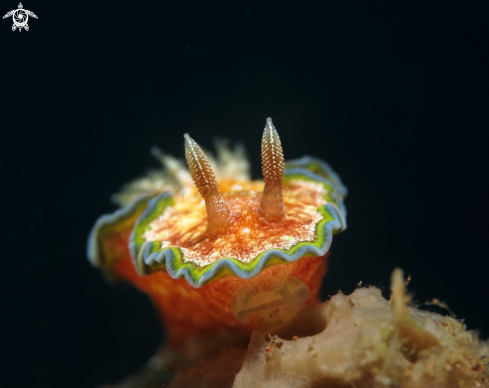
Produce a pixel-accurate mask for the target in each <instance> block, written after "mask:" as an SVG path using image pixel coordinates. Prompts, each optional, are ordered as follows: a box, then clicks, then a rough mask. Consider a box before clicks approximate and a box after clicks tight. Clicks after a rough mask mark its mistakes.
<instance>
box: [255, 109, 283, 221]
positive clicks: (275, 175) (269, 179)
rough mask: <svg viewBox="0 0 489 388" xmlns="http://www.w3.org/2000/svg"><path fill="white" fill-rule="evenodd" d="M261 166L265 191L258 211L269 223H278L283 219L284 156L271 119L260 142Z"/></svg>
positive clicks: (268, 120)
mask: <svg viewBox="0 0 489 388" xmlns="http://www.w3.org/2000/svg"><path fill="white" fill-rule="evenodd" d="M261 164H262V171H263V180H264V181H265V189H264V190H263V197H262V200H261V202H260V209H261V211H262V212H263V214H264V215H265V218H266V219H267V221H269V222H276V221H280V220H282V219H283V218H284V217H285V206H284V199H283V193H282V179H283V177H284V154H283V152H282V145H281V144H280V138H279V137H278V133H277V130H276V129H275V127H274V126H273V123H272V119H271V118H268V119H267V123H266V125H265V130H264V132H263V139H262V142H261Z"/></svg>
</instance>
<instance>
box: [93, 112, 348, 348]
mask: <svg viewBox="0 0 489 388" xmlns="http://www.w3.org/2000/svg"><path fill="white" fill-rule="evenodd" d="M217 147H218V154H219V161H218V162H215V161H214V160H213V159H212V158H211V157H210V155H206V154H205V153H204V152H203V151H202V149H201V148H200V147H199V146H198V144H197V143H196V142H195V141H194V140H193V139H192V138H190V136H188V135H185V156H186V159H187V163H188V167H189V170H190V173H188V171H186V170H185V169H184V167H183V165H182V163H180V162H179V161H178V160H176V159H174V158H172V157H170V156H168V155H164V154H162V153H161V152H159V151H155V154H156V156H157V157H158V158H159V159H160V160H161V161H162V163H163V165H164V167H165V168H164V170H163V171H156V172H152V173H150V175H149V176H148V177H146V178H143V179H141V180H138V181H136V182H133V183H131V184H130V185H128V186H127V187H126V188H125V190H124V191H123V192H122V193H121V194H119V195H118V196H117V197H116V200H117V201H118V202H119V203H120V204H121V205H122V206H123V208H122V209H120V210H118V211H116V212H115V213H114V214H112V215H106V216H102V217H101V218H100V219H99V220H98V221H97V223H96V224H95V226H94V228H93V229H92V233H91V235H90V239H89V245H88V256H89V259H90V261H91V262H92V264H94V265H95V266H98V267H101V268H102V269H103V270H104V272H105V273H106V274H107V275H108V276H109V277H115V278H118V279H122V280H125V281H128V282H130V283H132V284H133V285H134V286H136V287H137V288H138V289H140V290H141V291H142V292H144V293H146V294H148V295H149V296H150V297H151V298H152V300H153V303H154V305H155V307H156V309H157V310H158V312H159V314H160V316H161V318H162V320H163V321H164V322H165V325H166V328H167V330H168V333H169V338H170V341H171V343H172V344H173V345H174V346H179V345H181V344H183V342H184V341H185V340H186V339H189V338H192V337H199V336H204V335H205V336H207V335H210V334H212V333H215V334H216V333H219V332H232V333H247V332H250V331H252V330H256V329H261V330H270V329H271V328H274V327H278V326H280V325H281V324H282V323H283V322H285V321H287V320H288V319H289V318H291V317H292V316H293V315H295V314H296V313H297V311H299V310H300V309H301V308H302V307H303V306H305V305H306V304H307V303H311V302H318V301H319V289H320V285H321V281H322V278H323V276H324V274H325V271H326V257H327V255H328V253H329V247H330V245H331V241H332V235H333V233H336V232H338V231H341V230H344V229H345V228H346V222H345V216H346V214H345V213H346V211H345V208H344V205H343V198H344V196H345V195H346V188H345V187H344V186H343V185H342V183H341V181H340V179H339V177H338V176H337V175H336V174H335V173H334V172H333V170H332V169H331V168H330V167H329V166H328V165H327V164H326V163H325V162H323V161H321V160H319V159H316V158H312V157H303V158H301V159H297V160H293V161H290V162H287V163H285V164H284V159H283V153H282V146H281V144H280V139H279V136H278V133H277V131H276V129H275V127H274V126H273V123H272V121H271V119H267V123H266V127H265V131H264V135H263V138H262V167H263V175H264V181H251V180H250V179H249V173H248V164H247V161H246V159H245V158H244V156H243V152H242V150H241V149H240V148H237V149H236V150H235V151H234V152H232V151H231V150H229V149H228V148H227V147H226V146H225V144H224V143H223V142H222V143H218V145H217ZM170 184H171V187H170V188H169V185H170ZM194 185H195V186H194ZM161 186H164V187H165V191H163V192H159V193H158V187H161ZM155 192H157V195H154V193H155Z"/></svg>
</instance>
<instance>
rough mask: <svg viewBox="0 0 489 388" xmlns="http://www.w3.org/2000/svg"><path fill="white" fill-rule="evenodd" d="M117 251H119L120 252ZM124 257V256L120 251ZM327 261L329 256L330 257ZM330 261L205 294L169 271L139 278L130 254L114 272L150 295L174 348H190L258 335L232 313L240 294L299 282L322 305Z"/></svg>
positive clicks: (219, 285) (308, 261) (287, 267)
mask: <svg viewBox="0 0 489 388" xmlns="http://www.w3.org/2000/svg"><path fill="white" fill-rule="evenodd" d="M127 238H128V235H126V236H121V235H119V236H118V237H117V238H116V239H114V240H117V241H114V240H113V241H112V243H115V244H116V245H118V246H119V248H122V246H126V247H127ZM114 248H115V247H114ZM118 253H119V254H120V253H122V252H121V250H118ZM326 256H327V255H326ZM326 256H323V257H303V258H301V259H300V260H298V261H296V262H294V263H291V264H279V265H275V266H272V267H270V268H268V269H266V270H264V271H262V272H261V273H260V274H259V275H257V276H256V277H254V278H253V279H248V280H245V279H241V278H238V277H236V276H229V277H224V278H220V279H217V280H214V281H211V282H210V283H208V284H207V285H204V286H203V287H201V288H199V289H195V288H193V287H191V286H190V285H189V284H188V283H187V281H186V280H185V279H173V278H171V277H170V276H169V275H168V273H166V272H165V271H160V272H157V273H154V274H151V275H147V276H139V275H138V274H137V272H136V270H135V269H134V267H133V264H132V261H131V259H130V254H129V250H128V249H127V248H126V249H125V254H124V255H121V256H119V257H117V258H116V260H117V261H116V263H115V264H114V266H113V267H112V269H111V272H112V273H113V274H115V275H116V276H117V277H119V278H121V279H123V280H126V281H128V282H130V283H132V284H133V285H134V286H135V287H137V288H138V289H139V290H141V291H142V292H144V293H146V294H147V295H149V296H150V297H151V299H152V301H153V303H154V305H155V307H156V309H157V311H158V313H159V315H160V317H161V319H162V321H163V322H164V323H165V325H166V329H167V332H168V335H169V339H170V344H171V345H172V346H173V347H181V346H183V345H184V341H185V339H188V338H192V337H200V336H207V335H209V334H212V333H218V332H220V331H227V332H234V333H243V334H244V333H246V332H251V331H252V330H256V329H257V328H258V322H257V321H256V319H255V318H254V319H252V320H251V322H250V323H248V324H243V323H240V322H239V321H238V320H236V318H234V316H233V313H232V311H231V298H232V295H233V294H234V293H235V292H238V291H239V290H240V289H243V288H245V289H248V290H249V289H250V288H252V289H254V290H256V291H258V292H259V291H267V290H269V289H270V287H271V286H272V285H274V284H275V285H276V284H277V283H278V282H284V281H286V280H287V279H291V278H298V279H300V280H301V281H302V282H303V283H304V284H306V285H307V286H308V287H309V292H310V295H311V298H310V299H309V300H308V301H307V302H306V303H304V306H305V305H306V304H308V303H317V302H318V301H319V289H320V286H321V282H322V279H323V277H324V274H325V272H326Z"/></svg>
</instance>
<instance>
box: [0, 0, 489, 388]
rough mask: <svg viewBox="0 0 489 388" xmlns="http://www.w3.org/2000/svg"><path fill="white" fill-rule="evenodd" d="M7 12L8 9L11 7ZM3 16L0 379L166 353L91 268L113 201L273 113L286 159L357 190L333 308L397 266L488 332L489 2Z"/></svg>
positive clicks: (128, 294)
mask: <svg viewBox="0 0 489 388" xmlns="http://www.w3.org/2000/svg"><path fill="white" fill-rule="evenodd" d="M17 1H18V0H15V1H10V0H9V1H2V2H1V6H2V9H1V10H0V12H1V13H2V15H3V14H4V13H6V12H8V11H9V10H11V9H14V8H16V5H17V3H16V2H17ZM24 7H25V8H26V9H29V10H31V11H33V12H35V13H36V14H37V15H38V16H39V19H38V20H36V19H32V18H31V19H30V20H29V25H30V31H28V32H26V31H22V32H21V33H19V32H17V31H16V32H12V31H11V25H12V21H11V19H10V18H9V19H5V20H2V21H1V23H0V42H1V46H0V47H1V50H0V85H1V86H0V87H1V92H0V93H1V94H0V99H1V100H0V128H1V137H0V150H1V151H0V152H1V154H0V157H1V171H2V173H1V180H0V182H1V183H0V184H1V186H0V193H1V199H2V201H1V205H2V216H1V217H0V226H1V246H2V248H3V249H2V251H1V270H0V341H1V342H0V355H1V360H2V361H1V362H0V370H2V371H1V372H0V379H1V381H0V385H1V386H5V387H17V388H18V387H32V388H34V387H36V388H37V387H39V388H41V387H42V388H44V387H46V388H48V387H49V388H57V387H68V386H69V387H71V388H77V387H94V386H96V385H97V384H99V383H107V382H116V381H118V380H120V379H121V378H122V377H123V376H125V375H127V374H129V373H131V372H134V371H135V370H137V368H138V366H139V365H141V364H142V363H144V362H145V361H146V360H147V359H148V358H149V357H150V356H151V354H152V352H153V351H154V349H155V347H156V346H157V344H158V343H159V342H160V341H161V339H162V334H161V332H160V329H159V323H158V322H157V319H156V316H155V314H154V313H153V311H152V308H151V305H150V303H149V301H148V300H147V298H146V297H144V296H142V295H139V294H138V293H137V292H136V291H134V290H132V289H131V288H130V287H129V286H119V287H112V286H108V285H107V284H106V283H105V282H104V280H103V279H102V277H101V275H100V274H99V272H98V271H96V270H94V269H92V268H90V266H89V264H88V262H87V260H86V258H85V244H86V238H87V234H88V232H89V230H90V228H91V226H92V225H93V223H94V222H95V220H96V219H97V217H99V216H100V215H101V214H104V213H109V212H111V211H113V210H114V209H115V206H114V205H112V204H111V203H110V202H109V196H110V194H111V193H114V192H115V191H117V190H118V189H119V188H120V187H121V185H122V184H123V183H125V182H127V181H128V180H130V179H133V178H135V177H137V176H139V175H141V174H143V173H144V172H145V171H147V169H148V168H151V167H156V166H157V165H158V164H157V162H156V161H155V160H154V159H153V158H152V157H151V155H150V153H149V148H150V146H151V145H153V144H157V145H159V146H160V147H161V148H162V149H163V150H164V151H166V152H168V153H172V154H174V155H175V156H177V157H183V137H182V135H183V133H185V132H188V133H190V134H191V136H192V137H193V138H194V139H195V140H196V141H197V142H198V143H199V144H201V145H203V146H205V147H206V148H212V141H213V138H214V136H216V135H219V136H222V137H227V138H229V139H231V140H232V141H233V142H235V141H238V140H241V141H242V142H243V143H244V144H245V146H246V148H247V150H248V153H249V156H250V159H251V162H252V166H253V174H254V177H255V178H259V177H260V162H259V160H260V159H259V158H260V157H259V154H260V139H261V135H262V131H263V127H264V124H265V118H266V117H268V116H270V117H272V118H273V120H274V123H275V125H276V127H277V129H278V131H279V134H280V136H281V139H282V145H283V148H284V152H285V156H286V158H287V159H291V158H297V157H300V156H302V155H305V154H310V155H314V156H317V157H320V158H323V159H325V160H326V161H328V162H329V163H330V164H331V165H332V166H333V168H334V169H335V170H336V171H337V172H338V173H339V174H340V176H341V177H342V179H343V181H344V183H345V184H346V185H347V186H348V188H349V190H350V195H349V197H348V198H347V199H346V206H347V209H348V218H347V220H348V230H347V231H345V232H344V233H342V234H341V235H339V236H337V237H335V241H334V242H333V247H332V255H331V258H330V267H329V271H328V274H327V276H326V278H325V284H324V296H325V297H326V296H327V295H328V294H334V293H336V291H337V290H338V289H341V290H342V291H343V292H345V293H349V292H351V291H353V289H354V288H355V285H356V284H357V283H358V282H359V281H360V280H363V284H367V285H369V284H372V285H377V286H380V287H382V288H384V289H385V291H386V292H385V296H388V287H389V277H390V274H391V272H392V270H393V269H394V268H395V267H401V268H403V269H404V270H405V272H406V273H410V274H411V276H412V281H411V283H410V289H411V290H412V291H413V293H414V299H415V300H418V301H420V302H423V301H428V300H431V299H432V298H435V297H436V298H439V299H440V300H444V301H446V302H448V304H449V306H450V307H451V309H452V310H453V311H454V312H455V313H456V314H457V317H460V318H465V319H466V322H467V325H468V327H469V328H470V329H479V330H480V331H481V333H482V337H483V338H487V337H488V336H489V313H488V307H489V305H488V301H487V295H488V293H487V290H488V287H487V279H488V272H487V268H488V266H487V260H488V258H489V257H488V247H487V242H488V232H489V219H488V217H489V209H488V204H487V200H488V194H489V183H488V182H489V166H488V157H487V144H488V143H487V140H488V137H487V133H488V124H489V120H488V115H487V109H488V106H489V105H488V102H489V101H488V100H489V99H488V94H487V90H488V87H489V77H488V69H489V67H488V66H489V57H488V47H489V46H488V40H487V37H488V33H489V7H488V4H487V2H482V1H479V2H468V1H462V0H460V1H447V0H444V1H441V0H435V1H429V2H426V1H386V0H385V1H384V0H363V1H322V2H319V1H315V2H299V1H296V2H288V1H281V2H279V1H276V2H260V3H258V2H257V3H251V2H242V1H240V2H238V1H227V0H219V1H215V2H209V1H204V0H201V1H190V0H189V1H185V0H176V1H171V2H170V1H161V2H148V1H146V2H136V1H133V2H130V1H103V2H101V1H97V2H95V1H85V2H70V3H67V2H61V1H50V0H26V1H25V3H24Z"/></svg>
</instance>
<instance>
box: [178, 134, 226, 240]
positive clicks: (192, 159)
mask: <svg viewBox="0 0 489 388" xmlns="http://www.w3.org/2000/svg"><path fill="white" fill-rule="evenodd" d="M184 138H185V158H186V159H187V164H188V168H189V170H190V175H192V179H193V181H194V183H195V186H196V187H197V190H199V193H200V195H201V196H202V198H203V199H204V201H205V207H206V210H207V233H208V234H210V235H215V234H220V233H223V232H225V231H226V226H227V223H228V222H229V219H230V218H231V212H230V211H229V208H228V207H227V206H226V203H225V202H224V200H223V199H222V196H221V193H219V186H218V184H217V179H216V175H215V174H214V171H212V167H211V165H210V163H209V160H208V159H207V157H206V156H205V154H204V152H203V151H202V148H200V147H199V145H198V144H197V143H196V142H195V141H194V140H193V139H192V138H191V137H190V136H189V135H188V134H187V133H186V134H185V135H184Z"/></svg>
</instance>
